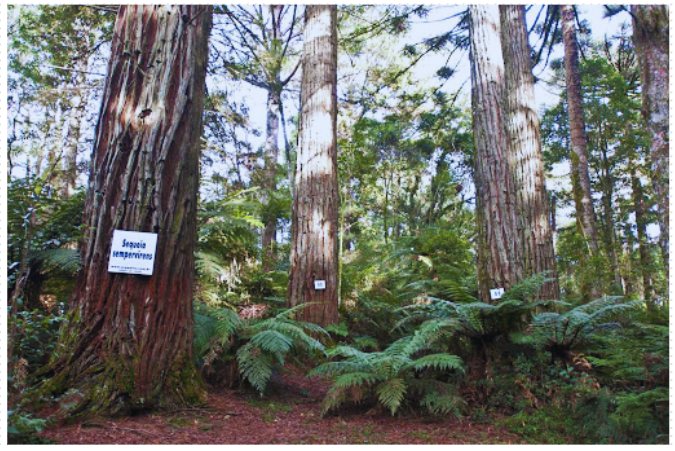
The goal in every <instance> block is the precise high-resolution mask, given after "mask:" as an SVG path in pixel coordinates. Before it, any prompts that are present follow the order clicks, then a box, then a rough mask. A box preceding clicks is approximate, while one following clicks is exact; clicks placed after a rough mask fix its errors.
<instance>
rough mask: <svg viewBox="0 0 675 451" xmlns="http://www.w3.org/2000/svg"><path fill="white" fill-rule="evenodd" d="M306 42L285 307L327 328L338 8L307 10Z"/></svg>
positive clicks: (334, 235) (332, 264)
mask: <svg viewBox="0 0 675 451" xmlns="http://www.w3.org/2000/svg"><path fill="white" fill-rule="evenodd" d="M304 40H305V52H304V57H303V58H304V60H303V66H302V67H303V71H302V92H301V98H302V107H301V112H300V130H299V137H298V157H297V163H296V172H295V197H294V199H293V209H292V221H293V222H292V227H291V270H290V276H289V278H290V280H289V286H288V304H289V306H291V307H293V306H296V305H299V304H303V303H307V302H312V303H314V304H312V305H309V306H307V307H306V308H304V309H302V311H301V312H300V313H299V315H298V316H299V319H302V320H305V321H310V322H313V323H316V324H320V325H324V326H325V325H327V324H331V323H337V320H338V211H339V196H338V179H337V7H336V6H330V5H321V6H311V5H310V6H307V9H306V12H305V31H304ZM316 280H324V281H325V282H326V289H325V290H315V289H314V281H316Z"/></svg>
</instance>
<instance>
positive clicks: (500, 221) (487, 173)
mask: <svg viewBox="0 0 675 451" xmlns="http://www.w3.org/2000/svg"><path fill="white" fill-rule="evenodd" d="M469 30H470V31H469V33H470V45H471V101H472V111H473V133H474V143H475V145H474V148H475V155H474V160H475V174H474V181H475V184H476V222H477V256H478V290H479V294H480V297H481V299H482V300H483V301H484V302H490V294H489V290H490V289H492V288H504V289H508V288H509V287H511V286H513V285H514V284H515V283H517V282H518V281H520V280H521V279H522V278H523V262H522V256H521V254H522V243H521V237H520V235H519V233H518V221H517V218H516V205H517V200H516V189H515V186H514V176H513V172H512V165H511V163H510V161H509V143H508V140H507V136H508V135H507V125H506V121H507V119H506V117H505V116H504V111H503V109H502V98H503V95H504V62H503V58H502V52H501V44H500V40H499V39H500V24H499V11H498V9H497V7H496V6H489V5H471V6H470V7H469Z"/></svg>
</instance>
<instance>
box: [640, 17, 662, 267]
mask: <svg viewBox="0 0 675 451" xmlns="http://www.w3.org/2000/svg"><path fill="white" fill-rule="evenodd" d="M631 15H632V16H633V43H634V45H635V51H636V53H637V55H638V62H639V64H640V73H641V79H642V80H641V81H642V86H643V87H642V114H643V116H644V118H645V122H646V123H647V129H648V130H649V134H650V138H651V145H650V149H649V158H650V162H651V169H652V180H653V185H654V190H655V191H656V195H657V198H658V201H657V203H658V219H659V228H660V229H661V234H660V235H659V245H660V246H661V252H662V253H663V257H664V258H663V259H664V262H665V267H666V274H668V261H669V258H668V256H669V251H668V249H669V239H668V236H669V232H670V230H669V224H670V221H669V211H668V202H669V199H670V197H669V190H668V187H669V180H668V179H669V170H668V167H669V166H668V162H669V159H668V153H669V149H670V146H669V137H668V122H669V117H670V116H669V109H668V105H669V100H668V95H669V92H670V84H669V83H668V81H669V76H668V69H669V66H668V62H669V59H668V50H669V47H668V43H669V42H668V36H669V32H668V21H669V14H668V5H632V6H631Z"/></svg>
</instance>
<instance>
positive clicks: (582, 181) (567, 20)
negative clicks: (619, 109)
mask: <svg viewBox="0 0 675 451" xmlns="http://www.w3.org/2000/svg"><path fill="white" fill-rule="evenodd" d="M560 16H561V20H562V30H563V45H564V47H565V58H564V60H565V82H566V85H567V114H568V116H569V128H570V142H571V146H570V147H571V152H570V160H571V166H572V190H573V194H574V205H575V208H576V220H577V224H578V227H579V231H580V232H581V235H582V236H583V237H584V238H585V239H586V243H587V245H588V247H589V249H590V251H591V253H595V252H596V251H597V248H598V244H597V241H598V240H597V231H596V225H595V223H596V220H595V211H594V210H593V198H592V197H591V180H590V177H589V175H588V149H587V146H586V132H585V125H584V113H583V108H582V100H581V99H582V97H581V75H580V73H579V51H578V49H577V47H578V45H579V44H578V42H577V32H576V27H575V20H576V13H575V11H574V6H573V5H563V6H561V9H560Z"/></svg>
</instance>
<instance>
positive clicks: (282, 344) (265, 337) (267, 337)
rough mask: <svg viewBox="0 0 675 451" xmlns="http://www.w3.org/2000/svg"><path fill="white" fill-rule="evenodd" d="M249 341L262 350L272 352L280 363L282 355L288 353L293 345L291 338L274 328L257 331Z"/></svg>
mask: <svg viewBox="0 0 675 451" xmlns="http://www.w3.org/2000/svg"><path fill="white" fill-rule="evenodd" d="M250 343H251V344H252V345H253V346H256V347H258V348H260V349H261V350H263V351H267V352H270V353H272V354H274V355H275V356H276V357H277V359H278V360H279V362H280V363H283V355H284V354H286V353H288V351H290V350H291V347H292V346H293V341H292V340H290V339H289V338H288V337H287V336H286V335H284V334H282V333H280V332H277V331H276V330H264V331H262V332H258V333H257V334H255V335H253V337H251V341H250Z"/></svg>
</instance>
